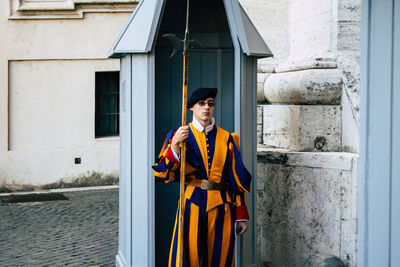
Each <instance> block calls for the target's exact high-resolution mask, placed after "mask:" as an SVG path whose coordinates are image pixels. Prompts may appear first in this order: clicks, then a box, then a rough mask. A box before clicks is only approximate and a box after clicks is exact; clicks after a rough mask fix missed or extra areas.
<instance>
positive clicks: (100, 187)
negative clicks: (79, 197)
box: [0, 185, 119, 196]
mask: <svg viewBox="0 0 400 267" xmlns="http://www.w3.org/2000/svg"><path fill="white" fill-rule="evenodd" d="M117 188H119V185H101V186H88V187H71V188H57V189H49V190H40V191H26V192H13V193H1V194H0V196H9V195H28V194H48V193H62V192H78V191H94V190H109V189H117Z"/></svg>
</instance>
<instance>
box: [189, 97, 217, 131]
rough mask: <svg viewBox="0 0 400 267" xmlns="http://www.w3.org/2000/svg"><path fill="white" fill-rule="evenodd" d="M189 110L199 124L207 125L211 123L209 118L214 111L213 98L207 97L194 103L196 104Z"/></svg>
mask: <svg viewBox="0 0 400 267" xmlns="http://www.w3.org/2000/svg"><path fill="white" fill-rule="evenodd" d="M209 104H210V105H211V106H210V105H209ZM190 110H191V111H193V115H194V116H195V117H196V119H197V120H198V121H199V122H200V123H202V124H206V125H208V124H210V122H211V117H212V114H213V110H214V98H212V97H209V98H206V99H203V100H200V101H198V102H196V104H194V105H193V106H192V107H191V108H190Z"/></svg>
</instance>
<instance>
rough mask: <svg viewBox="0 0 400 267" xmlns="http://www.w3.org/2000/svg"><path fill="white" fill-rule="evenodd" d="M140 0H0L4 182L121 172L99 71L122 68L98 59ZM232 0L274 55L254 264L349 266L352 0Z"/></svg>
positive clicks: (354, 141) (354, 102) (261, 119)
mask: <svg viewBox="0 0 400 267" xmlns="http://www.w3.org/2000/svg"><path fill="white" fill-rule="evenodd" d="M138 2H139V1H132V0H101V1H100V0H58V1H54V0H4V1H0V12H1V13H0V32H1V33H2V36H3V38H1V39H0V184H1V183H27V184H44V183H50V182H54V181H56V180H58V179H60V178H66V177H73V176H76V175H80V174H83V173H86V172H87V171H97V172H103V173H115V172H118V166H119V138H118V136H117V135H116V134H115V132H114V136H113V133H111V134H109V135H108V136H104V134H103V135H102V134H96V131H97V130H96V125H97V124H98V123H96V105H97V104H96V92H97V87H96V84H97V82H98V80H96V79H97V78H96V76H97V75H100V76H101V75H102V74H106V73H110V72H117V71H119V60H118V59H106V57H107V54H108V50H109V48H110V47H111V46H112V43H113V42H114V40H115V39H116V38H117V34H118V33H120V32H121V29H122V28H123V26H124V25H125V23H126V21H127V20H128V18H129V15H130V13H131V12H132V10H134V8H135V7H136V5H137V4H138ZM240 3H241V4H242V6H243V7H244V9H245V10H246V12H247V13H248V15H249V16H250V18H251V19H252V21H253V22H254V24H255V26H256V27H257V29H258V30H259V32H260V33H261V35H262V36H263V38H264V39H265V40H266V42H267V43H268V45H269V47H270V48H271V50H272V52H273V54H274V57H273V58H268V59H262V60H259V64H258V68H259V69H258V92H257V95H258V101H259V105H258V126H257V127H258V145H259V147H258V150H259V151H258V174H257V176H258V177H257V188H256V192H257V196H258V209H257V218H256V220H257V226H258V233H259V235H258V263H259V266H298V265H302V264H303V263H305V262H307V261H308V260H309V259H310V258H312V257H315V256H318V255H327V257H330V256H336V257H338V258H339V259H341V260H342V261H343V262H345V263H348V264H349V265H350V266H355V265H356V231H357V229H356V212H357V211H356V202H357V201H356V197H357V192H356V188H357V162H358V149H359V148H358V136H359V94H360V92H359V90H360V85H359V80H360V77H359V76H360V75H359V72H360V71H359V56H360V20H361V15H360V13H361V11H360V0H322V1H321V0H308V1H300V0H241V1H240ZM99 79H100V81H101V79H102V78H101V77H100V78H99ZM103 79H106V80H107V78H104V77H103ZM100 128H101V127H100Z"/></svg>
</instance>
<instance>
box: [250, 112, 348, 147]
mask: <svg viewBox="0 0 400 267" xmlns="http://www.w3.org/2000/svg"><path fill="white" fill-rule="evenodd" d="M257 113H258V116H257V121H258V122H257V128H258V129H257V131H258V143H259V144H261V145H263V146H265V147H269V148H281V149H287V150H291V151H341V141H342V140H341V139H342V122H341V121H342V120H341V107H340V105H282V104H274V105H259V106H258V110H257Z"/></svg>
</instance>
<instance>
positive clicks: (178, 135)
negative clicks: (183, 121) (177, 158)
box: [171, 125, 189, 153]
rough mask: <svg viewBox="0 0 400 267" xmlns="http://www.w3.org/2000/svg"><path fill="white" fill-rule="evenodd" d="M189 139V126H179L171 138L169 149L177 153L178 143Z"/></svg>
mask: <svg viewBox="0 0 400 267" xmlns="http://www.w3.org/2000/svg"><path fill="white" fill-rule="evenodd" d="M188 137H189V126H187V125H186V126H181V127H179V128H178V130H176V132H175V135H174V137H173V138H172V142H171V147H172V149H173V150H174V151H175V153H179V142H182V141H185V140H186V139H187V138H188Z"/></svg>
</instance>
